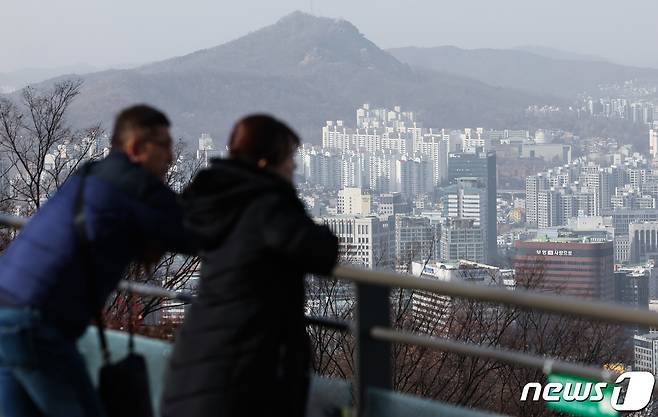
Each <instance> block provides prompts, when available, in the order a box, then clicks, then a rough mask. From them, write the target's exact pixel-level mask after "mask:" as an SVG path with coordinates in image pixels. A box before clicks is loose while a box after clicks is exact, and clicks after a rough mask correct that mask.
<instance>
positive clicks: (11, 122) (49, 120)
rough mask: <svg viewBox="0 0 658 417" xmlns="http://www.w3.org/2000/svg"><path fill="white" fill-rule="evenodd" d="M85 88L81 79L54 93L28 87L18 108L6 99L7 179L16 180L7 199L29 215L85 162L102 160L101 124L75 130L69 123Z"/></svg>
mask: <svg viewBox="0 0 658 417" xmlns="http://www.w3.org/2000/svg"><path fill="white" fill-rule="evenodd" d="M81 86H82V81H80V80H64V81H59V82H57V83H55V84H54V86H53V87H52V88H51V89H49V90H36V89H35V88H33V87H26V88H25V89H23V91H22V93H21V100H20V101H19V102H18V103H16V102H15V101H13V100H11V99H9V98H2V99H0V158H1V159H2V160H3V161H5V163H4V164H2V165H3V166H2V170H3V172H2V174H3V176H5V175H6V176H9V177H10V180H9V184H8V185H9V194H10V195H8V196H5V197H6V198H11V199H12V202H13V203H15V204H17V205H19V206H20V207H18V208H20V209H21V210H22V211H23V212H24V213H23V214H28V215H29V214H31V213H32V212H34V211H35V210H37V209H38V208H39V207H40V206H41V204H42V203H43V202H44V201H46V200H47V199H48V198H49V197H50V196H51V195H52V193H54V192H55V191H56V190H57V189H58V187H59V186H61V185H62V184H63V183H64V181H66V179H67V178H68V177H69V175H71V173H72V172H74V171H75V169H76V168H77V167H78V166H79V164H80V163H81V162H82V161H84V160H86V159H92V158H95V157H98V156H99V150H98V149H97V148H96V146H95V145H96V143H97V140H98V139H99V138H100V136H101V134H102V133H103V132H102V129H101V128H100V125H96V126H92V127H89V128H87V129H84V130H79V131H74V130H72V129H71V127H70V126H69V125H68V124H67V121H66V112H67V110H68V108H69V106H70V105H71V103H72V102H73V100H74V99H75V97H76V96H77V95H78V94H79V93H80V88H81ZM5 178H6V177H5Z"/></svg>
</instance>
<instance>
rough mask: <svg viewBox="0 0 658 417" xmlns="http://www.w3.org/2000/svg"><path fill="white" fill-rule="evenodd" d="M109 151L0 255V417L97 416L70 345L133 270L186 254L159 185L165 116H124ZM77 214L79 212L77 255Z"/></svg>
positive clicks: (131, 112)
mask: <svg viewBox="0 0 658 417" xmlns="http://www.w3.org/2000/svg"><path fill="white" fill-rule="evenodd" d="M111 146H112V150H111V152H110V154H109V156H107V157H106V158H105V159H103V160H102V161H99V162H96V163H92V164H90V165H89V166H88V167H86V168H83V169H82V170H81V171H83V172H84V175H83V174H82V173H81V172H78V173H76V174H74V175H73V176H72V177H71V178H70V179H69V180H68V181H67V182H66V183H65V184H64V186H63V187H62V188H61V189H60V190H59V191H58V192H57V193H56V194H55V195H54V196H53V197H52V198H51V199H50V200H49V201H48V202H46V204H44V205H43V206H42V207H41V209H40V210H39V211H38V212H37V213H36V214H35V215H34V216H33V217H32V219H31V220H30V222H29V223H28V224H27V225H26V226H25V228H24V229H23V230H22V231H21V233H20V234H19V235H18V237H17V238H16V239H15V240H14V241H13V242H12V244H11V245H10V246H9V248H8V249H7V250H6V251H5V253H4V254H2V256H0V415H2V416H3V417H19V416H20V417H23V416H53V417H82V416H85V417H88V416H89V417H90V416H94V417H96V416H102V415H103V411H102V410H101V406H100V401H99V399H98V397H97V395H96V393H95V390H94V389H93V387H92V384H91V382H90V378H89V375H88V373H87V371H86V368H85V365H84V361H83V359H82V357H81V355H80V354H79V353H78V351H77V349H76V339H78V338H79V337H80V336H81V335H82V333H83V332H84V330H85V328H86V327H87V326H88V324H89V322H90V319H91V317H92V315H93V314H94V313H95V310H96V309H98V308H99V307H100V306H102V305H103V303H104V301H105V300H106V298H107V296H108V295H109V294H110V292H112V291H113V290H114V289H115V288H116V285H117V283H118V282H119V280H120V279H121V278H122V276H123V274H124V273H125V271H126V268H127V266H128V265H129V264H130V263H131V262H133V261H140V260H144V259H145V257H146V256H149V255H150V256H152V254H154V253H158V254H160V253H162V252H164V251H184V252H189V248H190V245H189V242H188V239H187V237H186V235H185V233H184V232H183V226H182V213H181V208H180V207H179V205H178V202H177V198H176V195H175V194H174V192H173V191H171V189H169V188H168V187H167V186H166V185H165V183H164V178H165V176H166V173H167V170H168V168H169V165H170V164H171V162H172V149H171V147H172V140H171V136H170V134H169V121H168V120H167V117H166V116H165V115H164V114H163V113H161V112H160V111H158V110H156V109H153V108H151V107H148V106H144V105H140V106H134V107H131V108H128V109H126V110H124V111H123V112H121V113H120V114H119V116H118V117H117V120H116V122H115V126H114V132H113V136H112V143H111ZM83 176H84V180H83V179H82V178H83ZM78 193H81V194H78ZM78 196H80V197H78ZM79 198H80V199H81V200H79ZM78 201H79V203H78ZM76 207H79V208H80V210H82V212H83V213H84V217H83V218H84V227H85V230H86V235H87V237H86V240H87V242H86V243H85V244H86V246H83V247H82V248H81V244H80V243H81V240H82V239H80V238H79V237H78V236H77V235H76V229H75V221H74V217H75V213H76ZM83 249H84V250H83ZM90 268H93V271H94V272H93V273H92V274H88V273H87V271H88V269H90ZM90 279H94V282H93V283H90Z"/></svg>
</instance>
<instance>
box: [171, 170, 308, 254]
mask: <svg viewBox="0 0 658 417" xmlns="http://www.w3.org/2000/svg"><path fill="white" fill-rule="evenodd" d="M271 193H277V194H281V195H284V196H288V197H289V198H292V199H295V200H297V193H296V191H295V188H294V187H293V186H292V184H290V183H288V182H287V181H285V180H284V179H282V178H280V177H279V176H278V175H276V174H273V173H270V172H268V171H265V170H263V169H259V168H256V167H252V166H251V165H248V164H246V163H243V162H241V161H238V160H235V159H216V160H213V161H212V165H211V166H210V167H209V168H208V169H204V170H202V171H201V172H199V174H197V176H196V177H195V178H194V180H193V181H192V183H191V184H190V185H189V186H188V187H187V189H186V190H185V191H184V192H183V195H182V200H183V205H184V209H185V226H186V228H187V229H188V230H190V231H191V232H192V233H194V234H195V235H196V236H197V238H199V239H200V241H201V244H202V248H203V247H208V246H214V245H217V244H219V243H221V242H222V241H223V240H224V239H225V238H226V237H227V236H228V235H229V233H230V232H231V230H232V229H233V226H234V225H235V223H236V222H237V221H238V219H239V217H240V215H241V214H242V213H243V211H244V210H245V209H246V208H247V206H249V205H250V204H251V203H252V202H254V201H255V200H257V199H259V198H262V197H263V196H264V195H269V194H271Z"/></svg>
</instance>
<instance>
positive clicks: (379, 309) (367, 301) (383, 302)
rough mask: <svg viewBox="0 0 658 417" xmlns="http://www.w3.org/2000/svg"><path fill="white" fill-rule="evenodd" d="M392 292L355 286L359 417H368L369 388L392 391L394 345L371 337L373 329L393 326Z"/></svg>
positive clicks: (387, 289)
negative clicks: (366, 416) (366, 414)
mask: <svg viewBox="0 0 658 417" xmlns="http://www.w3.org/2000/svg"><path fill="white" fill-rule="evenodd" d="M390 291H391V290H390V288H389V287H385V286H375V285H370V284H357V285H356V301H357V306H356V335H355V336H356V375H355V379H354V383H355V387H354V388H355V390H356V393H355V394H356V395H355V399H356V413H357V417H365V414H364V411H365V406H366V396H367V394H368V388H370V387H376V388H382V389H388V390H390V389H391V386H392V381H393V378H392V373H391V344H390V343H388V342H381V341H377V340H374V339H373V338H372V337H371V336H370V330H371V329H372V328H373V326H383V327H386V328H389V327H390V326H391V298H390Z"/></svg>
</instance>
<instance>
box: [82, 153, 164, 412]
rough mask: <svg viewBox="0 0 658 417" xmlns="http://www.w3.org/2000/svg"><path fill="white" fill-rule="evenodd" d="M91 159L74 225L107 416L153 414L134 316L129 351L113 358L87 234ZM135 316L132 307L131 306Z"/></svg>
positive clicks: (85, 168) (146, 373)
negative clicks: (99, 356)
mask: <svg viewBox="0 0 658 417" xmlns="http://www.w3.org/2000/svg"><path fill="white" fill-rule="evenodd" d="M91 165H92V163H87V164H85V165H84V166H83V167H82V168H81V169H80V173H79V175H80V177H81V178H80V185H79V186H78V191H77V194H76V198H75V217H74V227H75V233H76V237H77V241H78V250H79V253H80V255H81V256H82V259H83V262H84V272H85V274H86V275H87V287H88V294H89V295H88V296H89V303H90V306H91V310H92V314H93V317H94V320H95V321H96V328H97V329H98V341H99V343H100V348H101V353H102V356H103V366H102V367H101V369H100V374H99V378H98V391H99V395H100V398H101V401H102V403H103V406H104V408H105V411H106V413H107V416H108V417H153V405H152V404H151V391H150V388H149V380H148V371H147V369H146V360H145V359H144V356H142V355H139V354H137V353H135V352H134V340H133V328H132V317H129V318H128V355H127V356H126V357H125V358H123V359H121V360H120V361H118V362H115V363H112V362H111V361H110V351H109V349H108V346H107V338H106V337H105V323H104V321H103V304H102V303H103V301H101V304H100V305H97V302H96V300H97V298H98V291H97V289H98V283H97V277H96V273H95V270H94V266H93V263H92V253H91V250H90V245H91V242H90V241H89V239H88V238H87V230H86V226H85V224H86V223H85V222H86V220H85V215H84V187H85V183H86V179H87V175H88V174H89V170H90V167H91ZM130 312H131V314H130V316H132V308H130Z"/></svg>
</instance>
